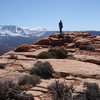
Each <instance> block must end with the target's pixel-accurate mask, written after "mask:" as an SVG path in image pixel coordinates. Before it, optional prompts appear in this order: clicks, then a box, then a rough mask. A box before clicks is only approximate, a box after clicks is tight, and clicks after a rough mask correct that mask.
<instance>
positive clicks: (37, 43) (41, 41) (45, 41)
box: [34, 37, 50, 45]
mask: <svg viewBox="0 0 100 100" xmlns="http://www.w3.org/2000/svg"><path fill="white" fill-rule="evenodd" d="M49 44H50V41H49V37H46V38H43V39H40V40H38V41H37V42H36V43H34V45H49Z"/></svg>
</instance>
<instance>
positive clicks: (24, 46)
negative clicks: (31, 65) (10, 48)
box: [14, 44, 32, 52]
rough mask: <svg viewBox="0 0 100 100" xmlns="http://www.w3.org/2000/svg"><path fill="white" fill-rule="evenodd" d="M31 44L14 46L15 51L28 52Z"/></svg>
mask: <svg viewBox="0 0 100 100" xmlns="http://www.w3.org/2000/svg"><path fill="white" fill-rule="evenodd" d="M31 48H32V47H31V45H28V44H23V45H21V46H19V47H17V48H15V50H14V51H15V52H28V51H29V50H30V49H31Z"/></svg>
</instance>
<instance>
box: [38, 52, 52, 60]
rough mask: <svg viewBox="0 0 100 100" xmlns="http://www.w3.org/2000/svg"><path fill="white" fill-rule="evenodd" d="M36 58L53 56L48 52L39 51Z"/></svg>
mask: <svg viewBox="0 0 100 100" xmlns="http://www.w3.org/2000/svg"><path fill="white" fill-rule="evenodd" d="M36 58H37V59H48V58H53V57H52V55H51V53H50V52H46V51H44V52H41V53H39V54H38V55H37V57H36Z"/></svg>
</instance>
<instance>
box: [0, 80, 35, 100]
mask: <svg viewBox="0 0 100 100" xmlns="http://www.w3.org/2000/svg"><path fill="white" fill-rule="evenodd" d="M17 88H18V84H16V83H14V82H13V81H12V80H7V81H0V100H34V96H33V95H31V94H25V93H22V91H19V90H18V89H17Z"/></svg>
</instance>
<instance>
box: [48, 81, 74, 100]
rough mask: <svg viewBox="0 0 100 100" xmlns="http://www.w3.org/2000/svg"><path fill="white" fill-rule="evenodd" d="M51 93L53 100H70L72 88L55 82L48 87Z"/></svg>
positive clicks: (63, 83)
mask: <svg viewBox="0 0 100 100" xmlns="http://www.w3.org/2000/svg"><path fill="white" fill-rule="evenodd" d="M48 89H49V91H51V92H52V93H53V97H52V99H53V100H72V91H73V86H72V85H71V86H68V85H66V83H65V82H59V81H55V82H53V83H51V84H50V85H49V86H48Z"/></svg>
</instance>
